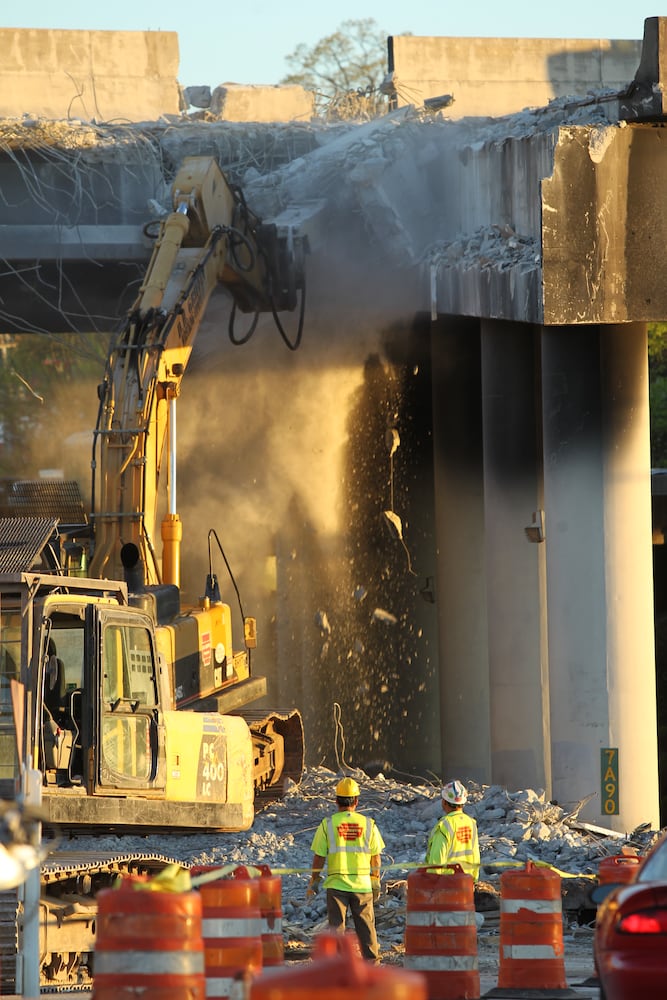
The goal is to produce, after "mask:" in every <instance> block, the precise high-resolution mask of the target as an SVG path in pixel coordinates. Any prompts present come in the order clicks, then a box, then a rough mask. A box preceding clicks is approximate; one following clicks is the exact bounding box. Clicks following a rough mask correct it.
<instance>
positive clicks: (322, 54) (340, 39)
mask: <svg viewBox="0 0 667 1000" xmlns="http://www.w3.org/2000/svg"><path fill="white" fill-rule="evenodd" d="M386 48H387V36H386V33H385V32H383V31H381V30H380V29H379V28H378V26H377V24H376V22H375V21H374V20H373V18H370V17H366V18H361V19H359V20H349V21H343V23H342V24H341V25H340V26H339V27H338V29H337V31H335V32H334V33H333V34H332V35H327V36H326V37H325V38H322V39H320V41H319V42H317V43H316V44H315V45H313V46H312V47H308V46H307V45H304V44H301V45H298V46H297V47H296V49H295V50H294V52H292V53H291V54H290V55H288V56H287V63H288V65H289V66H290V67H291V68H292V72H291V73H290V74H289V75H288V76H286V77H285V78H284V79H283V80H282V81H281V83H285V84H299V85H300V86H302V87H305V89H306V90H310V91H312V92H313V93H314V95H315V108H316V111H317V112H318V114H320V115H321V116H322V117H324V118H327V119H332V120H342V119H357V118H362V119H367V118H373V117H376V116H377V115H380V114H384V113H385V112H386V110H387V98H386V97H385V96H384V95H383V94H382V93H381V92H380V84H381V83H382V80H383V79H384V76H385V72H386V61H387V55H386Z"/></svg>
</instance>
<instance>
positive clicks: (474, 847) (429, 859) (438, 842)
mask: <svg viewBox="0 0 667 1000" xmlns="http://www.w3.org/2000/svg"><path fill="white" fill-rule="evenodd" d="M424 860H425V861H426V863H427V864H430V863H432V864H434V865H460V866H461V868H462V869H463V871H464V872H467V874H468V875H472V877H473V878H474V879H475V881H477V879H478V878H479V867H480V856H479V840H478V837H477V823H476V822H475V820H474V819H473V818H472V816H467V815H466V814H465V813H464V812H462V811H461V810H459V809H455V810H454V811H453V812H450V813H448V814H447V815H446V816H441V817H440V819H439V820H438V822H437V823H436V824H435V826H434V827H433V829H432V830H431V834H430V836H429V838H428V847H427V848H426V858H425V859H424ZM443 871H444V874H451V872H449V873H448V872H447V869H444V870H443Z"/></svg>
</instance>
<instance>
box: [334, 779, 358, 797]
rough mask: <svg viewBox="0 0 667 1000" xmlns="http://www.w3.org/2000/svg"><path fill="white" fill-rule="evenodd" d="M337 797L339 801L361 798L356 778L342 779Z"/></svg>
mask: <svg viewBox="0 0 667 1000" xmlns="http://www.w3.org/2000/svg"><path fill="white" fill-rule="evenodd" d="M336 797H337V798H339V799H357V798H359V785H358V784H357V783H356V781H355V780H354V778H342V779H341V781H339V782H338V784H337V785H336Z"/></svg>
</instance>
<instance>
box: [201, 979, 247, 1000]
mask: <svg viewBox="0 0 667 1000" xmlns="http://www.w3.org/2000/svg"><path fill="white" fill-rule="evenodd" d="M239 985H241V986H242V985H243V980H242V979H237V978H235V977H234V976H217V977H216V976H210V977H209V976H207V977H206V996H207V997H230V996H232V994H233V993H234V991H235V990H236V991H237V992H238V989H239Z"/></svg>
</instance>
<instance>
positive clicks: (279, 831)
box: [68, 767, 657, 959]
mask: <svg viewBox="0 0 667 1000" xmlns="http://www.w3.org/2000/svg"><path fill="white" fill-rule="evenodd" d="M353 773H354V776H355V777H356V778H357V780H358V781H359V783H360V787H361V799H360V808H361V811H363V812H364V813H367V814H368V815H370V816H372V817H373V818H374V819H375V820H376V822H377V824H378V827H379V829H380V830H381V832H382V835H383V837H384V840H385V842H386V849H385V851H384V853H383V893H382V896H381V899H380V902H379V904H378V906H377V927H378V936H379V939H380V944H381V948H382V952H383V959H385V958H386V956H391V955H392V954H394V955H396V954H399V953H400V951H401V949H402V942H403V935H404V930H405V910H406V879H407V875H408V871H409V869H408V868H406V867H404V866H405V865H414V864H418V863H419V862H420V861H422V860H423V857H424V852H425V849H426V842H427V838H428V834H429V832H430V830H431V828H432V826H433V825H434V823H435V821H436V819H437V818H438V817H439V816H440V815H441V814H442V810H441V807H440V800H439V787H440V786H439V784H438V783H437V781H436V780H435V779H434V780H433V781H432V782H431V783H428V782H426V781H425V780H423V779H422V780H420V779H418V778H412V777H410V776H407V775H406V776H399V775H395V776H391V774H390V775H389V776H385V774H383V773H379V774H378V775H377V777H375V778H374V779H372V778H369V777H368V776H367V775H366V774H364V773H363V772H359V771H354V772H353ZM338 777H339V776H338V775H336V774H335V773H334V772H332V771H330V770H328V769H327V768H325V767H315V768H310V769H309V770H308V771H307V772H306V774H305V776H304V779H303V781H302V782H301V784H300V785H299V786H296V785H292V786H291V787H290V789H289V790H288V793H287V795H286V796H285V798H284V799H283V800H281V801H278V802H275V803H272V804H271V805H270V806H269V807H268V808H267V809H265V810H264V811H263V812H260V813H258V815H257V817H256V819H255V823H254V825H253V828H252V829H251V830H249V831H248V832H246V833H237V834H208V835H200V834H197V835H191V836H184V835H183V834H173V835H164V834H162V835H157V834H156V835H153V836H151V837H148V838H137V839H136V842H135V841H134V839H133V838H122V840H121V839H120V838H116V837H102V838H99V837H98V838H77V841H78V842H77V843H76V844H75V845H68V847H72V848H73V849H79V848H80V849H82V850H91V849H95V850H98V851H110V852H117V851H121V850H123V851H126V850H141V851H146V850H151V851H155V852H156V853H162V854H166V855H168V856H169V857H173V858H178V859H179V860H181V861H182V862H183V863H184V864H202V865H221V866H222V865H226V864H230V863H232V864H239V865H242V864H245V865H253V864H264V865H269V867H270V868H271V869H290V870H292V871H291V873H290V874H285V875H284V876H283V879H282V883H283V912H284V931H285V943H286V949H287V953H288V955H289V954H290V953H292V954H294V955H296V956H298V955H299V952H303V950H304V949H306V948H307V947H308V946H309V945H310V944H311V943H312V940H313V937H314V935H315V934H316V933H317V932H318V931H321V930H322V929H324V927H325V925H326V909H325V894H324V893H323V892H320V894H319V895H318V896H317V897H315V899H314V900H312V901H306V898H305V896H306V886H307V882H308V875H309V873H310V863H311V857H312V855H311V852H310V844H311V841H312V838H313V834H314V832H315V830H316V828H317V826H318V824H319V823H320V821H321V820H322V819H323V818H324V817H325V816H327V815H329V814H330V813H331V812H333V811H334V801H333V789H334V788H335V785H336V782H337V780H338ZM398 777H400V778H402V779H404V780H397V778H398ZM468 787H469V790H470V791H469V796H470V797H469V803H468V805H467V806H466V809H467V811H468V812H469V813H470V814H471V815H474V816H475V817H476V818H477V822H478V828H479V835H480V849H481V855H482V865H483V867H482V871H481V873H480V883H479V885H478V889H477V892H476V908H477V910H478V912H481V913H482V914H483V916H484V923H483V924H482V926H481V929H480V933H479V938H480V948H482V947H483V944H482V942H483V939H484V937H485V936H488V938H489V947H490V948H492V947H494V946H495V945H496V943H497V932H498V914H499V889H500V875H501V873H502V871H504V870H505V868H506V866H507V865H508V864H510V865H516V866H518V867H521V866H522V865H523V864H524V863H525V861H526V860H528V859H530V860H533V861H542V862H546V863H548V864H550V865H553V866H554V867H555V868H556V869H557V870H558V871H560V872H562V873H564V874H567V875H571V876H574V878H572V879H566V878H563V882H562V886H563V901H564V902H563V911H564V916H565V921H566V924H567V925H568V926H569V927H570V928H571V933H580V934H583V935H584V937H586V936H587V940H590V929H589V928H587V927H586V924H588V923H590V921H592V919H593V917H594V912H593V910H592V907H591V906H590V904H589V903H588V900H587V893H588V890H589V888H590V885H591V880H590V879H586V878H584V877H583V876H586V875H595V874H597V871H598V866H599V863H600V861H601V860H602V859H603V858H605V857H609V856H612V855H615V854H619V853H620V852H621V849H622V848H623V847H624V846H625V847H631V848H633V849H635V850H637V851H639V852H640V853H641V852H643V851H645V850H647V849H648V847H649V846H650V845H651V844H652V843H653V842H654V840H655V838H656V836H657V831H654V830H651V829H649V828H644V827H642V828H640V829H639V830H636V831H631V832H629V833H628V834H627V835H621V834H614V833H612V832H611V831H604V830H603V829H602V828H598V827H590V826H587V825H586V824H583V823H579V822H578V819H577V814H578V809H579V808H580V806H581V804H580V803H571V804H568V805H567V806H562V805H556V804H554V803H550V802H548V801H547V800H546V796H545V793H544V792H543V791H540V790H532V789H526V790H520V791H515V792H510V791H508V790H507V789H505V788H502V787H500V786H498V785H491V786H485V785H476V784H474V783H469V785H468ZM573 888H574V889H575V890H576V891H574V893H573V895H572V896H571V897H570V895H569V894H570V893H571V891H572V889H573ZM568 900H570V901H569V902H568Z"/></svg>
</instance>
